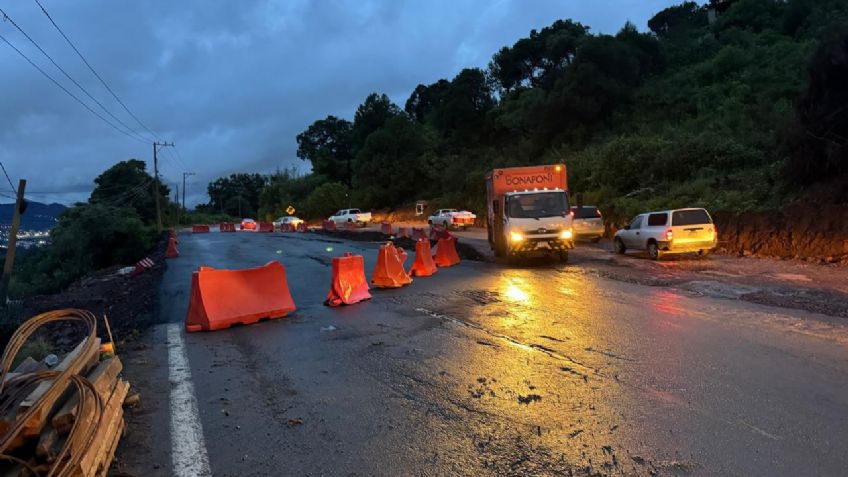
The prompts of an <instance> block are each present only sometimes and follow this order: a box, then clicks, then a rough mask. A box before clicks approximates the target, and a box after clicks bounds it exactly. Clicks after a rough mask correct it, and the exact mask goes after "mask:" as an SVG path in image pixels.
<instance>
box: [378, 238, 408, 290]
mask: <svg viewBox="0 0 848 477" xmlns="http://www.w3.org/2000/svg"><path fill="white" fill-rule="evenodd" d="M406 256H407V255H406V252H404V251H403V249H399V248H396V247H395V246H394V245H392V243H391V242H389V243H387V244H385V245H381V246H380V251H379V252H377V266H376V267H374V273H372V274H371V283H373V284H374V286H376V287H377V288H399V287H402V286H404V285H409V284H410V283H412V278H410V276H409V275H408V274H407V273H406V271H405V270H404V268H403V262H405V261H406Z"/></svg>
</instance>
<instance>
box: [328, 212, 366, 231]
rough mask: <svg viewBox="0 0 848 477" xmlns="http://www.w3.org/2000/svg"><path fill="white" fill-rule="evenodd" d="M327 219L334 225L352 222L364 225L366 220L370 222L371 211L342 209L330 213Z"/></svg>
mask: <svg viewBox="0 0 848 477" xmlns="http://www.w3.org/2000/svg"><path fill="white" fill-rule="evenodd" d="M328 220H330V221H331V222H335V223H336V225H339V224H344V223H345V222H353V223H354V224H356V225H359V226H362V227H365V225H366V224H368V222H371V212H362V211H361V210H359V209H342V210H340V211H338V212H336V213H335V214H333V215H331V216H330V218H329V219H328Z"/></svg>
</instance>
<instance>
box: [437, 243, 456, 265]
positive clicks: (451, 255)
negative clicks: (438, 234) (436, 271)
mask: <svg viewBox="0 0 848 477" xmlns="http://www.w3.org/2000/svg"><path fill="white" fill-rule="evenodd" d="M433 261H434V262H436V265H438V266H440V267H452V266H454V265H456V264H458V263H459V254H458V253H456V237H453V236H451V237H448V238H443V239H439V243H438V244H437V245H436V256H435V257H433Z"/></svg>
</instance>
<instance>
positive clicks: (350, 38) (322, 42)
mask: <svg viewBox="0 0 848 477" xmlns="http://www.w3.org/2000/svg"><path fill="white" fill-rule="evenodd" d="M40 2H41V4H42V5H43V6H44V7H45V8H46V10H47V11H48V13H50V15H51V16H52V18H53V20H55V21H56V23H57V24H58V25H59V27H60V28H62V29H63V30H64V32H65V33H66V34H67V35H68V37H69V38H70V39H71V41H73V42H74V44H75V45H76V46H77V48H78V49H79V50H80V51H81V52H82V54H83V55H84V56H85V57H86V59H87V60H88V61H89V63H90V64H91V65H92V66H93V67H94V68H95V70H97V72H98V73H100V75H101V76H102V77H103V78H104V79H105V81H106V82H107V83H108V84H109V86H110V87H111V88H112V89H113V91H115V93H117V95H118V97H119V98H121V99H122V100H123V102H124V103H125V104H126V105H127V106H128V107H129V109H130V110H131V111H132V112H133V113H135V115H136V116H137V117H138V118H139V119H140V120H141V121H142V122H143V123H144V125H145V126H147V127H149V128H150V129H151V130H153V131H154V132H155V133H156V135H157V137H158V138H159V139H161V140H166V141H174V142H175V143H176V145H177V148H176V150H175V151H173V150H169V149H166V150H165V151H163V152H162V153H160V164H161V165H160V172H161V174H162V177H163V179H164V180H165V181H166V182H168V183H170V184H172V187H173V184H176V183H177V182H178V181H180V180H181V177H182V172H183V171H191V172H195V173H197V175H196V176H194V177H191V178H190V182H189V187H188V194H187V197H188V200H187V201H188V202H189V204H194V203H197V202H203V201H206V200H207V198H206V195H205V190H206V184H207V183H208V182H209V181H210V180H213V179H214V178H216V177H219V176H222V175H226V174H229V173H232V172H239V171H245V172H262V173H267V172H272V171H274V170H275V169H277V168H286V167H290V166H292V165H295V166H297V167H299V168H300V170H301V171H303V172H307V171H308V170H309V165H308V163H305V162H303V161H301V160H299V159H297V157H296V155H295V151H296V149H297V144H296V142H295V136H296V135H297V133H299V132H300V131H302V130H303V129H305V128H306V127H307V126H308V125H309V124H310V123H311V122H312V121H314V120H316V119H319V118H323V117H325V116H326V115H328V114H333V115H337V116H342V117H346V118H352V116H353V111H354V110H355V109H356V106H357V105H358V104H360V103H361V102H362V100H363V99H364V98H365V97H366V96H367V95H368V94H369V93H371V92H381V93H386V94H388V95H389V96H390V97H391V98H392V99H393V100H394V101H395V102H397V103H398V104H399V105H401V106H402V105H403V103H404V102H405V101H406V98H407V97H408V95H409V93H410V92H411V90H412V89H413V88H414V87H415V86H416V85H417V84H419V83H430V82H433V81H436V80H438V79H440V78H452V77H453V76H454V75H455V74H456V73H457V72H459V70H461V69H462V68H464V67H469V66H480V67H485V65H486V64H487V63H488V62H489V59H490V58H491V56H492V54H493V53H494V52H495V51H497V50H498V49H499V48H500V47H502V46H504V45H511V44H512V43H513V42H515V40H517V39H518V38H520V37H522V36H526V35H527V34H528V32H529V31H530V30H531V29H533V28H541V27H544V26H546V25H549V24H550V23H552V22H553V21H554V20H556V19H559V18H573V19H575V20H577V21H580V22H582V23H584V24H586V25H589V26H590V27H591V28H592V31H593V32H596V33H597V32H602V33H614V32H616V31H617V30H618V29H620V28H621V26H622V25H623V24H624V22H625V21H627V20H630V21H632V22H634V23H635V24H636V25H637V26H638V27H639V29H640V30H644V29H646V28H647V27H646V23H647V20H648V19H649V18H650V17H651V16H652V15H653V14H654V13H656V12H657V11H659V10H661V9H662V8H665V7H667V6H669V5H671V4H674V3H679V2H675V1H668V0H666V1H661V0H604V1H589V0H560V1H555V0H474V1H472V0H426V1H425V0H420V1H411V0H409V1H405V0H383V1H371V0H350V1H346V0H312V1H310V0H278V1H275V0H265V1H248V0H240V1H234V0H214V1H213V0H189V1H170V0H161V1H144V2H115V1H110V0H74V1H60V0H40ZM0 8H2V9H3V11H4V12H6V14H7V15H8V16H9V18H11V19H12V20H13V21H14V22H15V23H16V24H17V25H18V26H19V27H20V28H21V29H22V30H23V31H24V32H26V33H27V34H28V35H29V36H30V37H31V38H32V39H33V40H35V42H36V43H38V45H40V46H41V48H43V49H44V50H45V51H46V52H47V53H48V54H49V55H50V56H51V57H52V58H53V59H54V60H55V61H56V63H57V64H58V65H59V66H62V67H63V68H64V69H65V71H67V73H68V74H69V75H70V76H71V77H72V78H74V79H75V80H76V81H77V82H78V83H79V84H81V85H82V86H83V87H84V88H85V89H86V90H87V91H88V92H89V93H90V94H91V95H92V96H93V97H95V98H96V99H97V100H98V101H99V102H100V103H101V104H102V105H103V106H104V107H105V108H106V109H108V110H109V111H110V112H111V113H112V114H114V115H115V116H117V117H118V118H119V119H120V120H121V121H123V122H124V123H125V124H126V125H128V126H130V127H132V128H133V129H134V130H136V131H138V132H140V133H141V135H142V136H144V137H145V139H144V140H142V139H139V138H135V139H133V138H130V137H128V136H126V135H123V134H121V133H119V132H117V131H116V130H114V129H112V128H111V127H110V126H109V125H107V124H105V123H104V122H102V121H101V120H100V119H98V118H97V117H96V116H94V115H93V114H92V113H91V112H89V111H88V110H86V109H85V108H84V107H83V106H81V105H80V104H79V103H77V102H75V101H74V100H73V99H72V98H70V97H69V96H68V95H67V94H66V93H64V92H63V91H62V90H61V89H60V88H59V87H57V86H56V85H55V84H53V83H51V82H50V80H48V79H46V78H45V77H43V76H42V75H41V74H40V73H39V72H38V71H37V70H36V69H35V68H33V67H32V66H31V65H30V64H28V63H27V62H26V60H24V59H23V58H21V57H20V56H19V55H18V53H16V52H15V50H13V49H12V48H11V47H9V45H7V44H6V43H4V42H3V41H2V40H0V161H2V162H3V164H5V166H6V168H7V169H8V171H9V174H10V175H11V176H12V179H13V180H14V181H15V183H17V179H18V178H26V179H27V180H28V186H27V189H28V191H31V193H29V194H27V195H28V196H30V198H32V199H34V200H39V201H44V202H54V201H55V202H61V203H66V204H67V203H72V202H74V201H77V200H84V199H86V198H87V197H88V194H89V193H90V191H91V188H92V186H93V184H92V180H93V179H94V177H95V176H96V175H98V174H99V173H100V172H102V171H103V170H104V169H106V168H108V167H109V166H110V165H112V164H114V163H115V162H118V161H120V160H124V159H128V158H139V159H144V160H146V161H148V162H149V164H150V166H149V168H152V145H151V144H150V142H149V140H150V139H148V138H149V136H150V134H148V133H147V131H145V130H144V129H142V127H141V126H140V125H139V124H138V123H136V122H135V120H134V119H133V118H132V117H130V116H129V115H128V114H127V113H126V111H124V110H123V108H122V107H121V106H120V105H119V104H118V103H117V102H116V101H115V100H114V99H113V98H112V97H111V95H109V93H108V92H107V91H106V90H105V89H104V88H103V86H102V85H101V84H100V83H99V81H98V80H97V79H96V78H95V77H94V76H93V75H92V74H91V72H90V71H89V70H88V69H87V68H86V66H85V64H84V63H83V62H82V61H81V60H80V59H79V57H77V56H76V54H75V53H74V51H73V50H72V49H71V48H70V46H68V44H67V43H65V41H64V39H63V38H62V37H61V36H60V34H59V32H58V31H57V30H56V29H54V27H53V26H52V25H51V23H50V21H49V20H48V18H47V17H46V16H45V15H44V13H43V12H42V11H41V9H40V8H39V7H38V5H37V4H36V2H35V1H34V0H0ZM0 17H2V14H0ZM0 35H2V36H3V37H4V38H6V39H7V40H8V41H9V42H10V43H11V44H13V45H14V46H15V47H17V48H19V49H20V50H21V51H22V52H23V53H24V54H26V55H27V56H28V57H29V58H30V59H31V60H33V61H34V62H35V63H37V64H38V65H39V66H41V67H42V68H43V69H44V71H46V72H47V73H48V74H50V75H51V76H52V77H53V78H55V79H56V80H57V81H58V82H60V83H61V84H62V85H64V86H65V87H66V88H67V89H68V90H69V91H70V92H72V93H73V94H75V95H76V96H77V97H78V98H80V99H81V100H83V101H85V102H86V103H88V104H89V105H90V107H91V108H92V109H93V110H95V111H97V112H98V113H99V114H101V115H102V116H104V117H105V118H106V119H108V120H110V121H112V122H113V123H116V121H115V120H114V119H113V118H111V117H110V116H108V115H107V114H106V113H105V112H104V111H103V110H102V109H100V107H99V106H97V105H96V104H95V103H93V102H92V101H91V100H90V99H89V98H88V97H87V96H86V95H85V93H83V92H81V91H80V90H79V89H78V88H77V87H76V86H75V85H74V84H73V83H71V82H70V81H69V80H68V79H67V78H66V77H65V76H64V75H63V74H62V73H61V72H60V71H59V70H58V69H56V68H55V67H54V66H53V65H52V64H51V63H50V62H49V60H47V58H46V57H44V56H43V55H42V54H41V52H39V51H38V49H37V48H36V47H35V46H33V44H32V43H30V42H29V40H27V39H26V37H25V36H24V35H23V34H21V33H20V32H19V31H18V30H17V29H16V28H15V26H14V25H13V24H12V23H11V22H10V21H8V20H7V21H0ZM118 127H121V126H120V125H118ZM3 183H4V184H5V178H4V182H3ZM7 186H8V184H6V186H4V187H0V192H2V193H4V194H7V195H8V194H9V188H8V187H7ZM5 201H7V199H6V198H5V197H3V196H2V195H0V202H5Z"/></svg>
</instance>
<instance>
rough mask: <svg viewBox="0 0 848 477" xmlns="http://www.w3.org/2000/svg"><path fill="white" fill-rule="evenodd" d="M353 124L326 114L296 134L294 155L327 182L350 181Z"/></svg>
mask: <svg viewBox="0 0 848 477" xmlns="http://www.w3.org/2000/svg"><path fill="white" fill-rule="evenodd" d="M352 132H353V124H352V123H351V122H350V121H347V120H344V119H339V118H337V117H335V116H327V118H326V119H320V120H318V121H315V122H314V123H312V124H311V125H310V126H309V127H308V128H307V129H306V131H303V132H302V133H300V134H298V135H297V157H299V158H301V159H303V160H305V161H309V162H311V163H312V172H314V173H315V174H321V175H323V176H325V177H327V179H329V180H330V181H344V182H345V183H347V184H348V185H350V182H351V163H350V162H351V160H352V159H353V151H352V147H353V144H352V142H351V141H352Z"/></svg>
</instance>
